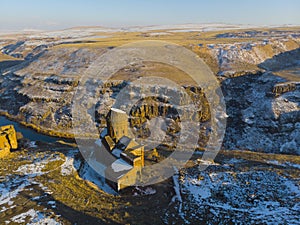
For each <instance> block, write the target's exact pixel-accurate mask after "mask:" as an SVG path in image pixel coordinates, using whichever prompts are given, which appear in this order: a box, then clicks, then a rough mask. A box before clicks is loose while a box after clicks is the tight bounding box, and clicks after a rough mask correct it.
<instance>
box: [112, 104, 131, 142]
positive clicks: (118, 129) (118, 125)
mask: <svg viewBox="0 0 300 225" xmlns="http://www.w3.org/2000/svg"><path fill="white" fill-rule="evenodd" d="M107 129H108V134H109V136H110V137H111V138H113V139H114V140H115V141H116V142H118V141H119V140H120V138H121V137H123V136H128V117H127V114H126V112H124V111H122V110H120V109H115V108H111V110H110V112H109V113H108V116H107Z"/></svg>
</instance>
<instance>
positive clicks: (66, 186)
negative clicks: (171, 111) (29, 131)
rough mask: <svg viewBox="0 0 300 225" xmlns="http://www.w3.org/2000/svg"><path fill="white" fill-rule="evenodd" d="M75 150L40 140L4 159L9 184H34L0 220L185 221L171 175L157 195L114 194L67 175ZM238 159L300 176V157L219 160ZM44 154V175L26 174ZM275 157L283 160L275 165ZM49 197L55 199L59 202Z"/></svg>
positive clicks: (241, 154)
mask: <svg viewBox="0 0 300 225" xmlns="http://www.w3.org/2000/svg"><path fill="white" fill-rule="evenodd" d="M50 149H51V150H50ZM72 151H74V148H70V147H69V146H65V145H61V144H52V145H50V144H49V145H46V144H39V147H38V148H29V149H28V150H23V151H16V152H13V153H11V154H10V156H9V157H7V158H4V159H0V177H1V179H3V178H7V179H9V181H7V182H8V183H7V184H9V183H11V182H12V183H13V181H14V180H15V181H16V183H13V185H11V188H12V189H15V190H17V189H18V186H20V184H22V183H24V182H26V181H29V183H30V184H28V186H26V187H25V188H23V189H21V190H20V192H19V193H18V194H17V195H16V197H12V198H11V200H10V201H11V203H8V204H3V205H1V207H2V209H3V208H4V209H5V208H6V210H4V211H3V212H1V214H0V224H3V223H4V222H5V221H9V220H11V218H12V217H14V216H17V215H19V214H21V213H24V212H27V211H28V210H30V209H34V210H37V211H40V212H43V213H46V214H47V215H50V217H51V218H54V219H55V220H56V221H60V222H62V223H63V224H75V223H76V224H164V223H165V222H166V221H164V218H165V216H166V213H167V214H168V215H169V216H168V222H170V223H172V224H180V223H183V221H182V219H181V217H180V216H179V215H178V212H177V207H178V205H177V203H176V202H172V197H173V196H174V195H175V193H174V189H173V182H172V180H171V179H169V180H167V181H164V182H163V183H160V184H156V185H154V186H152V188H153V189H155V190H156V193H155V194H154V195H147V196H133V191H134V189H127V190H125V191H124V192H123V193H122V194H121V195H119V196H114V195H110V194H107V193H105V192H104V191H102V190H100V189H98V188H97V187H96V186H95V185H94V184H92V183H90V182H88V181H85V180H83V179H81V178H80V177H79V175H78V173H77V171H73V172H72V173H71V174H69V175H62V173H61V167H62V165H63V163H64V162H65V160H66V155H68V154H69V153H70V152H72ZM199 157H200V155H199V154H197V155H195V156H194V157H193V158H192V159H191V160H190V161H189V163H188V164H187V166H188V167H195V166H197V159H198V158H199ZM233 158H235V159H239V160H240V159H243V163H242V164H238V165H237V167H239V170H242V171H251V170H252V169H254V168H255V170H257V169H259V168H260V170H269V169H272V170H276V171H277V172H278V173H282V174H287V173H288V174H291V175H292V176H293V177H295V178H297V177H299V170H297V169H295V168H293V167H291V166H289V165H299V164H300V157H299V156H291V155H275V154H265V153H254V152H247V151H221V152H220V154H219V155H218V156H217V158H216V162H218V163H219V164H220V165H224V164H225V163H226V162H227V161H228V160H230V159H233ZM45 159H47V160H46V163H45V165H44V167H43V168H42V170H41V173H40V174H36V173H31V175H30V174H27V175H26V174H23V175H22V173H20V172H18V171H20V170H18V168H23V167H24V166H25V168H26V165H30V164H33V163H34V165H36V166H37V165H38V163H39V162H43V160H45ZM271 162H272V163H275V164H278V165H275V166H274V165H272V164H270V163H271ZM281 164H282V165H281ZM283 165H286V166H287V167H286V166H283ZM22 166H23V167H22ZM2 182H3V181H1V183H2ZM1 183H0V185H1ZM8 186H9V185H8ZM49 202H55V206H53V204H49ZM171 215H173V216H171ZM204 217H205V216H204ZM28 219H29V218H27V220H26V219H25V220H26V221H28ZM11 224H14V223H11Z"/></svg>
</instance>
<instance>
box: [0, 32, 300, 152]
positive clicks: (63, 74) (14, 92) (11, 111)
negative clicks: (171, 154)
mask: <svg viewBox="0 0 300 225" xmlns="http://www.w3.org/2000/svg"><path fill="white" fill-rule="evenodd" d="M243 35H244V34H243ZM291 35H292V34H287V35H285V36H284V37H277V38H273V39H272V38H266V40H262V39H260V40H257V41H255V42H253V41H244V42H241V41H237V42H235V43H232V44H208V45H205V46H202V45H201V46H197V47H195V48H194V50H195V51H196V52H197V53H199V52H200V53H203V52H205V54H207V55H208V56H209V58H211V59H214V61H215V63H216V64H217V67H218V70H217V71H216V75H217V76H218V77H219V78H220V80H221V85H222V89H223V92H224V96H225V99H226V103H227V114H228V116H229V118H228V127H227V130H226V136H225V140H224V143H223V147H224V148H228V149H250V150H253V151H266V152H276V153H280V152H282V153H292V154H300V153H299V149H300V140H299V136H300V135H299V132H300V125H299V123H300V117H299V102H300V97H299V95H300V93H299V83H297V82H295V81H294V80H289V79H287V78H282V77H280V76H275V75H274V74H272V73H273V72H274V71H278V70H280V69H283V68H286V67H289V66H296V65H298V63H299V37H298V36H291ZM227 36H228V35H227ZM229 36H230V35H229ZM229 36H228V37H229ZM228 37H221V38H228ZM60 43H62V41H61V42H57V40H56V41H53V40H51V39H45V40H44V41H43V42H42V43H37V42H33V41H31V42H30V41H28V40H23V41H16V42H14V43H13V42H12V41H9V42H6V41H4V42H3V43H1V52H2V53H3V54H7V55H10V56H14V57H19V58H22V60H20V61H18V62H16V63H15V64H16V65H15V64H11V65H10V64H1V66H2V68H1V71H2V72H1V76H0V92H1V97H0V103H1V104H0V111H1V113H2V114H6V115H9V116H10V117H13V118H14V119H16V120H18V121H20V122H22V123H24V124H26V125H29V126H32V127H34V128H35V129H37V130H40V131H44V132H46V133H48V134H51V135H58V136H65V137H71V136H72V132H73V130H72V115H71V107H72V99H73V96H74V93H75V91H76V89H77V88H78V86H79V82H80V76H81V74H82V73H83V72H84V71H85V70H86V68H88V67H89V65H91V63H92V62H93V60H94V59H95V58H97V57H98V56H99V55H101V54H103V53H104V52H106V51H109V48H107V47H102V48H97V49H95V48H73V47H55V45H59V44H60ZM200 55H201V54H200ZM146 69H147V65H146V66H145V65H133V66H129V67H128V68H126V71H127V72H128V73H132V74H134V75H135V76H137V77H138V76H140V75H141V74H142V73H143V71H145V70H146ZM212 69H214V68H212ZM287 81H289V82H287ZM87 82H89V84H90V86H91V87H93V88H94V89H93V88H91V89H93V90H92V92H91V93H92V94H94V97H96V98H97V99H98V102H97V104H96V119H97V121H98V126H100V127H103V126H105V115H106V114H107V112H108V110H109V108H110V107H111V106H112V105H113V104H114V103H115V96H116V95H117V94H118V93H119V92H120V90H122V88H124V87H125V86H126V85H127V82H125V81H123V80H121V81H118V80H112V81H109V82H107V83H106V84H105V85H104V86H102V87H99V85H100V84H101V81H97V80H93V79H91V80H88V81H87ZM136 88H137V89H138V87H136ZM185 90H186V91H187V92H188V93H189V95H190V97H191V98H192V99H193V100H194V101H195V102H197V104H198V107H199V111H198V112H194V113H195V114H197V115H198V116H199V117H200V120H201V122H202V123H203V124H204V127H205V129H208V126H209V124H208V123H207V122H209V119H210V112H209V107H208V103H207V100H206V98H205V95H204V93H202V92H201V89H197V88H195V87H193V86H186V87H185ZM132 91H133V92H134V91H135V90H132ZM149 103H150V104H149ZM86 104H87V106H90V103H89V102H86ZM170 112H172V108H170V107H169V106H168V105H167V104H162V103H158V102H157V101H153V99H148V104H140V105H138V106H136V107H135V108H133V109H132V111H131V118H130V124H131V126H132V127H135V128H136V132H137V134H139V135H141V136H143V133H142V128H144V127H145V122H147V120H149V119H151V118H154V117H157V116H165V115H167V114H170ZM171 114H172V113H171ZM182 115H183V116H184V117H190V118H193V117H194V115H191V114H188V113H184V111H183V114H182ZM90 119H91V118H90ZM169 122H170V124H172V125H171V126H170V133H172V132H173V133H176V132H177V131H178V129H179V128H178V125H176V122H178V117H177V116H176V113H175V112H174V113H173V117H170V121H169ZM205 129H204V130H202V131H201V135H202V136H201V135H200V136H201V137H202V138H201V139H203V140H205V137H206V139H207V131H206V130H205ZM171 130H172V131H171ZM86 132H87V133H88V132H89V130H87V131H86Z"/></svg>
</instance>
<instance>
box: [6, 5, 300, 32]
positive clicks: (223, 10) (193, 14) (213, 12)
mask: <svg viewBox="0 0 300 225" xmlns="http://www.w3.org/2000/svg"><path fill="white" fill-rule="evenodd" d="M0 9H1V13H0V31H1V30H2V31H5V30H23V29H40V30H55V29H63V28H69V27H74V26H106V27H128V26H145V25H172V24H185V23H228V24H251V25H283V24H293V25H299V24H300V13H299V10H300V1H299V0H244V1H243V0H223V1H222V0H206V1H202V0H181V1H178V0H106V1H105V0H0Z"/></svg>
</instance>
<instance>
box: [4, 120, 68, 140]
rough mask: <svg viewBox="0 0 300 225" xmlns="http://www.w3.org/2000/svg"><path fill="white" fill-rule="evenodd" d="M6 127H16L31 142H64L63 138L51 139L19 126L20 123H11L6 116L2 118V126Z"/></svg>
mask: <svg viewBox="0 0 300 225" xmlns="http://www.w3.org/2000/svg"><path fill="white" fill-rule="evenodd" d="M4 125H14V127H15V130H16V131H17V132H21V133H22V135H23V137H24V138H27V139H29V140H31V141H42V142H48V143H54V142H56V141H58V140H64V139H63V138H57V137H51V136H47V135H44V134H40V133H38V132H36V131H35V130H33V129H31V128H28V127H25V126H23V125H21V124H19V123H18V122H15V121H11V120H9V119H7V118H6V117H4V116H0V126H4ZM68 141H70V140H68Z"/></svg>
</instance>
